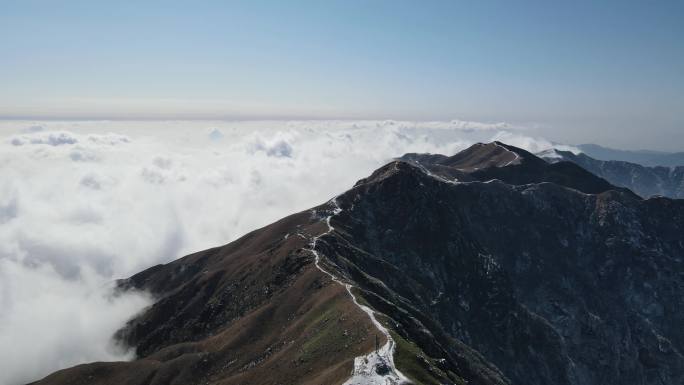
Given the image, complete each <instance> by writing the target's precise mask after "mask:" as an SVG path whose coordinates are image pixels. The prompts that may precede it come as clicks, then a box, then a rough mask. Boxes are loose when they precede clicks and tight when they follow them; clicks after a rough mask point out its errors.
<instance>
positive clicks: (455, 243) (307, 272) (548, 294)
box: [38, 143, 684, 385]
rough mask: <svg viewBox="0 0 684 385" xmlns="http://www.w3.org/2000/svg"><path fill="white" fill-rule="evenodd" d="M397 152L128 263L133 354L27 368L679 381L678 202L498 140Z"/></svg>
mask: <svg viewBox="0 0 684 385" xmlns="http://www.w3.org/2000/svg"><path fill="white" fill-rule="evenodd" d="M403 159H404V160H405V161H394V162H391V163H389V164H387V165H385V166H383V167H381V168H380V169H378V170H376V171H375V172H374V173H373V174H372V175H370V176H369V177H368V178H365V179H362V180H360V181H359V182H357V184H356V185H355V186H354V187H353V188H351V189H350V190H349V191H347V192H345V193H343V194H341V195H339V196H338V197H336V198H335V199H333V200H331V201H330V202H328V203H326V204H324V205H322V206H319V207H316V208H314V209H312V210H309V211H306V212H303V213H300V214H296V215H293V216H291V217H288V218H285V219H283V220H281V221H279V222H276V223H275V224H273V225H270V226H267V227H265V228H263V229H260V230H257V231H255V232H252V233H250V234H248V235H246V236H245V237H243V238H241V239H240V240H238V241H235V242H233V243H231V244H229V245H227V246H224V247H221V248H216V249H211V250H207V251H204V252H200V253H197V254H193V255H190V256H187V257H185V258H182V259H180V260H178V261H175V262H172V263H170V264H167V265H160V266H156V267H153V268H150V269H148V270H146V271H144V272H142V273H140V274H137V275H135V276H133V277H131V278H130V279H128V280H125V281H122V284H121V287H122V290H125V289H130V288H138V289H145V290H150V291H151V292H152V293H154V294H156V295H157V297H158V300H157V302H156V303H155V304H154V305H153V306H152V307H151V308H149V309H147V310H146V311H145V312H144V313H143V314H141V315H139V316H138V317H136V318H135V319H134V320H132V321H131V322H130V323H129V325H128V326H127V327H126V328H124V329H123V330H122V331H121V332H120V333H119V335H118V337H119V338H120V339H121V340H123V341H125V342H126V343H128V344H130V345H131V346H135V347H136V349H137V352H138V356H139V358H138V359H137V360H136V361H133V362H128V363H97V364H87V365H81V366H78V367H75V368H71V369H66V370H63V371H60V372H57V373H55V374H52V375H51V376H48V377H47V378H45V379H43V380H41V381H39V382H38V383H39V384H78V383H92V384H109V383H134V384H161V383H179V384H180V383H183V384H185V383H187V384H194V383H202V384H205V383H210V384H341V383H345V381H346V380H347V379H348V378H349V377H350V376H351V375H352V368H354V380H353V381H352V382H350V383H360V384H373V383H382V382H384V381H385V380H387V379H389V378H391V373H394V372H396V373H399V372H401V373H402V374H403V376H405V378H406V379H408V380H409V381H411V382H413V383H417V384H466V383H468V384H481V385H489V384H520V385H523V384H525V385H530V384H539V385H541V384H559V385H563V384H567V385H580V384H581V385H599V384H601V385H604V384H615V385H617V384H621V385H622V384H648V385H651V384H653V385H656V384H680V383H684V356H682V351H683V350H684V329H682V328H681V325H682V324H684V310H683V309H684V306H683V305H684V235H683V234H684V201H681V200H671V199H667V198H654V199H648V200H644V199H641V198H639V197H638V196H637V195H635V194H633V193H632V192H631V191H629V190H626V189H622V188H617V187H615V186H613V185H611V184H610V183H608V182H607V181H605V180H603V179H601V178H599V177H597V176H595V175H593V174H591V173H589V172H587V171H586V170H584V169H583V168H581V167H579V166H577V165H575V164H573V163H570V162H562V163H557V164H549V163H547V162H545V161H544V160H542V159H540V158H538V157H535V156H534V155H532V154H530V153H528V152H526V151H523V150H521V149H517V148H515V147H511V146H507V145H504V144H502V143H493V144H479V145H476V146H474V147H472V148H470V149H468V150H465V151H464V152H462V153H460V154H457V155H455V156H452V157H447V156H440V155H424V154H407V155H406V156H405V157H403ZM312 248H313V249H314V250H315V252H314V251H312ZM327 273H330V274H332V275H333V276H334V277H335V279H336V280H337V281H338V282H335V281H333V280H332V279H331V277H330V276H328V274H327ZM340 282H341V283H344V284H347V285H349V291H350V293H352V294H353V295H354V298H353V299H352V297H351V296H350V295H349V293H347V292H346V291H345V287H344V286H343V285H342V284H340ZM364 306H369V307H370V308H372V309H373V310H374V318H373V319H374V320H375V321H377V322H378V324H379V325H374V324H373V322H372V321H371V319H370V317H369V316H368V313H367V312H366V310H364ZM381 329H387V336H386V337H385V334H384V332H382V330H381ZM375 336H380V339H381V341H379V343H378V344H376V346H377V345H382V344H383V343H385V342H387V344H389V343H390V342H392V344H393V345H392V346H394V349H393V360H392V362H386V365H373V366H371V367H370V370H369V371H363V370H360V369H363V366H364V360H363V359H361V360H358V359H357V360H356V361H354V363H353V359H354V357H358V356H363V355H365V354H367V353H369V352H371V351H373V350H374V348H373V345H374V339H375ZM385 346H387V345H385ZM372 354H373V353H371V355H369V356H366V357H372ZM365 362H368V360H366V361H365ZM393 365H394V366H393ZM366 366H367V365H366ZM388 366H389V368H388ZM395 369H396V370H395ZM393 370H395V371H394V372H393ZM388 372H389V373H390V374H387V373H388ZM401 381H402V380H397V381H394V380H392V382H393V383H399V382H401Z"/></svg>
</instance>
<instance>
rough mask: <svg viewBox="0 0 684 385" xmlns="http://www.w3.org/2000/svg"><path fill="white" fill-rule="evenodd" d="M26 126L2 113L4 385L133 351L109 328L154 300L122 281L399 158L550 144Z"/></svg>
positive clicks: (324, 129) (176, 126)
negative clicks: (115, 291)
mask: <svg viewBox="0 0 684 385" xmlns="http://www.w3.org/2000/svg"><path fill="white" fill-rule="evenodd" d="M25 126H26V123H23V122H0V223H2V226H0V305H1V306H2V307H1V309H2V312H0V383H2V384H13V383H21V382H27V381H30V380H34V379H36V378H39V377H41V376H43V375H45V374H47V373H49V372H51V371H53V370H56V369H58V368H61V367H65V366H70V365H73V364H76V363H79V362H87V361H95V360H113V359H125V358H129V356H128V355H126V353H125V352H121V351H118V352H117V351H116V350H111V349H110V347H109V344H110V342H111V341H110V336H111V335H112V333H113V332H114V331H115V330H116V329H117V328H119V327H120V326H122V325H123V323H124V322H125V320H126V319H127V318H129V317H131V316H132V315H134V314H135V312H137V311H139V310H140V309H141V308H142V307H143V306H145V304H146V303H148V302H147V301H146V299H145V298H144V297H142V296H140V295H129V296H122V297H118V298H110V297H108V296H107V295H106V293H107V287H108V286H107V284H108V283H110V282H111V281H112V280H113V279H116V278H123V277H127V276H130V275H132V274H134V273H136V272H138V271H140V270H142V269H144V268H146V267H149V266H151V265H154V264H157V263H163V262H167V261H171V260H173V259H175V258H178V257H180V256H182V255H185V254H188V253H190V252H193V251H198V250H201V249H205V248H208V247H212V246H216V245H220V244H225V243H228V242H230V241H232V240H234V239H236V238H237V237H239V236H241V235H242V234H244V233H246V232H248V231H250V230H253V229H255V228H258V227H260V226H264V225H266V224H268V223H271V222H273V221H275V220H277V219H279V218H281V217H283V216H286V215H288V214H291V213H293V212H296V211H300V210H303V209H306V208H309V207H311V206H314V205H316V204H319V203H322V202H324V201H326V200H327V199H329V198H330V197H332V196H334V195H336V194H338V193H340V192H342V191H344V190H346V189H348V188H349V187H351V186H352V185H353V184H354V182H356V180H358V179H360V178H362V177H365V176H367V175H368V174H370V173H371V172H372V171H373V170H374V169H376V168H377V167H379V166H381V165H382V164H383V163H385V162H387V161H389V160H390V159H392V158H393V157H396V156H400V155H402V154H404V153H406V152H432V153H444V154H453V153H455V152H457V151H458V150H461V149H463V148H465V147H466V146H468V145H470V144H472V143H474V142H476V141H488V140H491V139H492V136H494V138H498V139H502V140H504V141H506V140H507V139H510V140H513V141H515V142H514V143H512V144H517V145H521V146H523V147H527V148H528V149H531V150H533V151H537V150H540V149H543V148H544V147H548V146H550V145H551V144H550V142H546V141H543V140H539V139H534V140H533V139H529V138H528V139H525V137H523V136H521V135H520V132H518V131H515V128H514V127H510V126H509V125H507V124H505V123H491V124H490V123H478V122H464V121H458V120H455V121H450V122H399V121H352V122H349V121H301V122H41V123H40V127H42V129H40V130H28V131H27V130H25V129H23V127H25ZM500 130H506V132H505V133H499V131H500ZM511 132H514V133H511Z"/></svg>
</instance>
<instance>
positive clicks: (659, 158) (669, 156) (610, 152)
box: [577, 144, 684, 167]
mask: <svg viewBox="0 0 684 385" xmlns="http://www.w3.org/2000/svg"><path fill="white" fill-rule="evenodd" d="M577 147H578V148H579V149H580V150H581V151H582V152H583V153H585V154H586V155H588V156H590V157H592V158H594V159H598V160H621V161H624V162H631V163H637V164H640V165H642V166H664V167H672V166H684V152H664V151H650V150H640V151H628V150H616V149H613V148H608V147H603V146H599V145H597V144H581V145H579V146H577Z"/></svg>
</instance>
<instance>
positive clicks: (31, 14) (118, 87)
mask: <svg viewBox="0 0 684 385" xmlns="http://www.w3.org/2000/svg"><path fill="white" fill-rule="evenodd" d="M162 4H163V6H161V5H162ZM683 17H684V3H681V2H677V1H665V2H658V3H652V4H646V3H640V2H632V1H628V2H625V1H620V2H617V1H609V2H601V3H600V4H596V3H594V2H585V1H580V2H572V3H561V4H556V3H554V4H551V3H546V2H535V1H524V2H516V3H515V4H514V3H510V2H503V1H493V2H477V3H474V2H442V1H436V2H430V3H420V4H418V3H409V2H406V3H396V2H391V3H390V2H373V3H366V2H354V1H352V2H348V1H344V2H342V1H333V2H325V4H323V3H319V2H313V1H302V2H297V3H296V6H295V5H292V4H283V3H280V2H276V1H260V2H250V3H244V4H239V3H225V2H214V1H210V2H203V3H201V4H191V3H185V2H178V1H173V2H164V3H156V2H144V3H139V2H135V3H133V2H130V3H129V2H117V3H107V4H103V3H88V2H79V1H67V2H60V3H45V2H36V1H21V2H9V3H6V4H5V5H4V6H3V12H2V13H0V32H2V33H0V49H1V50H2V52H3V60H2V61H1V62H0V82H1V83H2V84H3V87H2V89H0V119H4V120H17V119H27V120H43V119H58V120H84V119H86V120H92V119H97V120H99V119H108V120H111V119H115V120H119V119H126V120H131V119H132V120H141V119H149V120H157V119H162V120H169V119H170V120H188V119H192V120H196V119H202V120H205V119H208V120H213V119H230V120H244V119H256V120H263V119H275V120H291V119H297V120H305V119H306V120H308V119H323V120H330V119H344V120H357V119H366V120H367V119H373V120H385V119H394V120H412V121H434V120H439V121H445V120H451V119H462V120H472V121H489V122H499V121H501V122H507V123H509V124H513V125H516V126H524V127H527V128H528V129H529V130H530V132H531V133H532V135H538V136H544V137H550V138H554V140H557V141H559V142H563V143H585V142H588V143H598V144H602V145H608V146H612V147H617V148H624V149H641V148H645V149H653V150H665V151H681V147H682V143H684V116H683V115H684V114H683V113H682V111H684V76H682V68H684V45H682V44H681V39H682V37H683V36H684V23H681V20H682V18H683Z"/></svg>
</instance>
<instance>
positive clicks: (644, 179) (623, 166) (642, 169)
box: [537, 150, 684, 198]
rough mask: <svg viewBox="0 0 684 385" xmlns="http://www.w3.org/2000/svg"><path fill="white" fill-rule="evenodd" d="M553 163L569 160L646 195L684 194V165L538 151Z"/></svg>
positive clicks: (618, 184) (672, 196)
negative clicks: (646, 163) (645, 164)
mask: <svg viewBox="0 0 684 385" xmlns="http://www.w3.org/2000/svg"><path fill="white" fill-rule="evenodd" d="M537 155H539V156H540V157H542V158H544V159H546V160H547V161H549V162H551V163H556V162H560V161H569V162H573V163H575V164H578V165H580V166H582V167H583V168H584V169H586V170H588V171H589V172H591V173H593V174H595V175H598V176H600V177H602V178H605V179H606V180H607V181H609V182H610V183H612V184H614V185H616V186H620V187H626V188H628V189H630V190H632V191H634V192H635V193H637V194H639V195H641V196H642V197H644V198H648V197H651V196H656V195H662V196H667V197H671V198H684V166H671V167H663V166H655V167H648V166H643V165H640V164H637V163H631V162H625V161H619V160H598V159H594V158H592V157H590V156H588V155H586V154H584V153H579V154H573V153H572V152H569V151H559V150H548V151H544V152H542V153H539V154H537ZM673 155H674V154H673Z"/></svg>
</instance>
